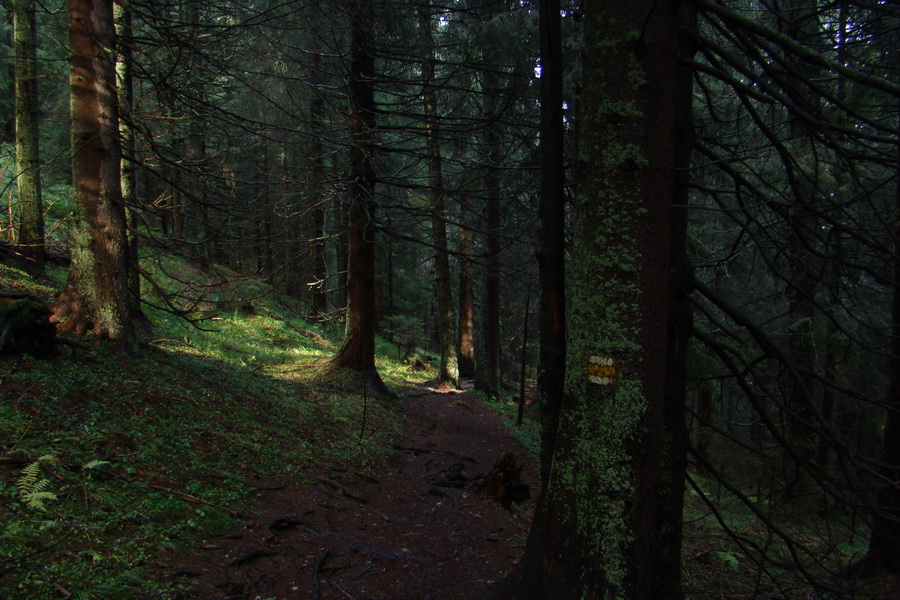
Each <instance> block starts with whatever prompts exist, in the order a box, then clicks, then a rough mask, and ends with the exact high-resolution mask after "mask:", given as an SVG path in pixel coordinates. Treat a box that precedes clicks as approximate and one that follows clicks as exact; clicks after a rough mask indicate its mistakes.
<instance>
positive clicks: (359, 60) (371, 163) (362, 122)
mask: <svg viewBox="0 0 900 600" xmlns="http://www.w3.org/2000/svg"><path fill="white" fill-rule="evenodd" d="M350 25H351V42H350V44H351V58H350V69H351V72H350V83H349V86H348V89H349V94H350V98H349V101H350V110H349V113H350V170H349V181H348V184H347V200H348V204H349V208H348V219H349V230H348V236H347V237H348V254H349V256H348V274H347V301H348V307H347V308H348V309H347V336H346V339H345V341H344V345H343V346H342V347H341V349H340V351H338V353H337V355H336V356H335V357H334V359H332V360H333V362H334V364H336V365H338V366H342V367H347V368H350V369H354V370H357V371H360V372H363V373H365V374H366V375H368V376H369V377H370V378H372V379H373V380H374V381H375V382H376V383H377V384H379V385H380V382H381V380H380V378H379V377H378V372H377V371H376V370H375V317H376V311H375V225H374V223H373V216H374V213H375V200H374V192H375V157H374V150H375V149H374V142H375V92H374V88H373V81H374V80H375V16H374V11H373V8H372V4H371V2H370V0H356V1H355V2H354V3H353V4H352V6H351V9H350Z"/></svg>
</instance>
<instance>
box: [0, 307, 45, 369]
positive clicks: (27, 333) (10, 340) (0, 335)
mask: <svg viewBox="0 0 900 600" xmlns="http://www.w3.org/2000/svg"><path fill="white" fill-rule="evenodd" d="M51 314H52V313H51V311H50V308H49V307H48V306H47V305H46V304H44V303H43V302H41V301H40V300H38V299H37V298H35V297H33V296H29V295H27V294H22V293H19V292H4V291H0V352H5V353H10V354H25V353H28V354H31V355H33V356H48V355H49V354H50V353H51V352H53V345H54V343H55V342H56V326H55V325H54V324H53V323H51V322H50V315H51Z"/></svg>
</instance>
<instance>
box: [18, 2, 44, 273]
mask: <svg viewBox="0 0 900 600" xmlns="http://www.w3.org/2000/svg"><path fill="white" fill-rule="evenodd" d="M34 11H35V4H34V2H29V1H27V0H13V3H12V12H13V51H14V54H15V68H14V71H15V88H16V92H15V93H16V118H15V120H16V186H17V188H18V192H19V198H18V204H17V209H18V210H17V213H18V218H19V227H18V243H19V246H20V248H21V252H22V254H23V255H24V256H25V257H26V258H27V259H28V261H29V265H30V268H32V269H33V270H34V271H35V272H39V271H41V270H43V264H44V260H45V259H46V250H45V242H44V203H43V198H42V194H41V158H40V143H39V137H40V136H39V129H38V123H39V118H40V117H39V115H40V105H39V101H38V77H37V67H36V62H37V23H36V19H35V12H34Z"/></svg>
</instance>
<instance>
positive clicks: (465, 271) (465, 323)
mask: <svg viewBox="0 0 900 600" xmlns="http://www.w3.org/2000/svg"><path fill="white" fill-rule="evenodd" d="M459 209H460V219H459V221H460V227H459V331H458V333H459V338H458V347H459V352H458V354H457V357H458V361H459V363H458V364H459V375H460V377H474V376H475V284H474V282H473V280H472V259H471V256H472V252H473V250H474V248H473V245H472V214H471V208H470V207H469V198H468V196H466V195H465V194H462V195H461V196H460V199H459Z"/></svg>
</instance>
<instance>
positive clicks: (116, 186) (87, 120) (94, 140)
mask: <svg viewBox="0 0 900 600" xmlns="http://www.w3.org/2000/svg"><path fill="white" fill-rule="evenodd" d="M69 33H70V40H69V43H70V50H71V52H72V58H71V59H70V60H71V76H70V79H71V88H72V97H71V115H72V155H73V156H72V180H73V183H74V185H75V227H74V232H73V234H74V235H73V237H74V247H73V249H72V266H71V269H70V271H69V277H68V280H67V281H66V287H65V289H64V290H63V293H62V294H61V295H60V297H59V298H58V300H57V303H56V305H55V307H54V319H55V320H56V321H58V322H59V323H60V325H59V329H60V331H62V332H67V333H84V332H86V331H87V330H88V329H93V331H94V335H95V337H97V338H98V339H99V338H109V339H111V340H115V341H116V343H117V345H118V346H119V348H120V349H123V350H127V351H135V350H137V341H136V337H135V333H134V327H133V322H132V319H131V313H130V310H129V309H130V307H129V302H128V297H129V289H128V271H129V262H128V237H127V234H126V219H125V206H124V205H123V204H122V188H121V180H120V159H121V149H120V147H119V118H118V106H117V91H116V74H115V68H114V64H113V61H111V60H110V58H109V54H108V51H109V50H111V49H112V42H113V37H114V36H113V33H114V30H113V5H112V0H96V1H91V0H69Z"/></svg>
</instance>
